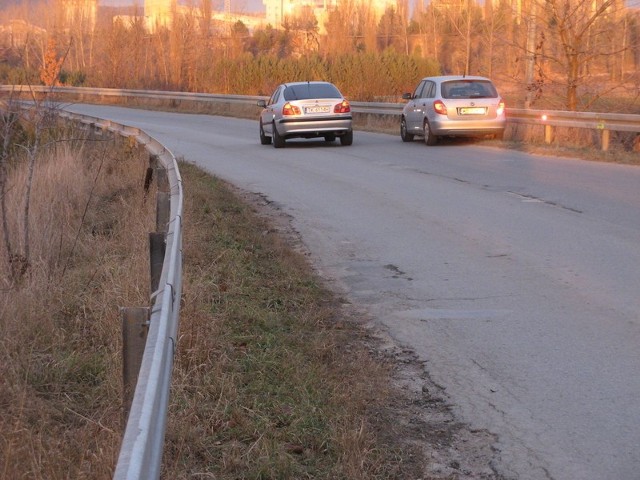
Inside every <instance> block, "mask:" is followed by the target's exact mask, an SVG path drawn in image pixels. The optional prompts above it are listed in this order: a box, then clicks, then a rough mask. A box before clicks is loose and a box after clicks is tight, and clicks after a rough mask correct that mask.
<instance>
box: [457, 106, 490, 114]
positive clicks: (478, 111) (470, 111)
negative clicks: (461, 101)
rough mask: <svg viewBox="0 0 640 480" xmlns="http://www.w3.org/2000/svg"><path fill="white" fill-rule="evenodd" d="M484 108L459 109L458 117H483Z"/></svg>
mask: <svg viewBox="0 0 640 480" xmlns="http://www.w3.org/2000/svg"><path fill="white" fill-rule="evenodd" d="M485 113H486V108H484V107H463V108H461V109H460V115H484V114H485Z"/></svg>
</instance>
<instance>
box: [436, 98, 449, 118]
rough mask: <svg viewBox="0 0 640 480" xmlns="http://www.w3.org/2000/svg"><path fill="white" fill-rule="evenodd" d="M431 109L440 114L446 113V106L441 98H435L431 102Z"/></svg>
mask: <svg viewBox="0 0 640 480" xmlns="http://www.w3.org/2000/svg"><path fill="white" fill-rule="evenodd" d="M433 109H434V110H435V111H436V113H439V114H440V115H446V114H447V106H446V105H445V104H444V102H443V101H442V100H436V101H435V102H433Z"/></svg>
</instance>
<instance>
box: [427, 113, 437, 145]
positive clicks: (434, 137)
mask: <svg viewBox="0 0 640 480" xmlns="http://www.w3.org/2000/svg"><path fill="white" fill-rule="evenodd" d="M424 143H426V144H427V145H429V146H430V147H432V146H433V145H435V144H436V143H438V136H437V135H434V134H433V131H431V125H429V120H427V119H426V118H425V120H424Z"/></svg>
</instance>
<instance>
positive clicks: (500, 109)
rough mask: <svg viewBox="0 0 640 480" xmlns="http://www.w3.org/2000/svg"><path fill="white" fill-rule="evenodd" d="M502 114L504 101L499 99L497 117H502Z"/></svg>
mask: <svg viewBox="0 0 640 480" xmlns="http://www.w3.org/2000/svg"><path fill="white" fill-rule="evenodd" d="M503 113H504V100H502V99H500V101H499V102H498V115H502V114H503Z"/></svg>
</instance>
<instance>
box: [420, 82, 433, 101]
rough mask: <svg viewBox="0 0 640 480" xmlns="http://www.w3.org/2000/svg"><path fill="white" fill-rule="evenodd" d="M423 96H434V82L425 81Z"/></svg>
mask: <svg viewBox="0 0 640 480" xmlns="http://www.w3.org/2000/svg"><path fill="white" fill-rule="evenodd" d="M422 96H423V97H424V98H433V97H435V96H436V89H435V83H433V82H427V84H426V85H425V87H424V92H423V93H422Z"/></svg>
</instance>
